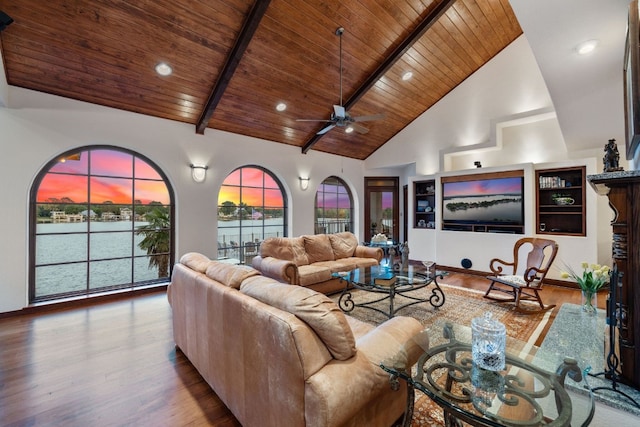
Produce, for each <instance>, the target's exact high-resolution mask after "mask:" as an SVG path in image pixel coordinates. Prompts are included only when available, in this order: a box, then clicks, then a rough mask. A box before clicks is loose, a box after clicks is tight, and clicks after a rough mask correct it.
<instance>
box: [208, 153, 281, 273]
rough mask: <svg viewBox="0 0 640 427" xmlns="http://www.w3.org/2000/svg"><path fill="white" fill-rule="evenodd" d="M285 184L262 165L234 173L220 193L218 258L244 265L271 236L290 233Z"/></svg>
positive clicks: (242, 168) (226, 180) (225, 182)
mask: <svg viewBox="0 0 640 427" xmlns="http://www.w3.org/2000/svg"><path fill="white" fill-rule="evenodd" d="M284 196H285V193H284V190H283V187H282V184H280V182H279V181H278V180H277V178H276V177H275V176H273V175H272V174H271V173H270V172H269V171H267V170H265V169H264V168H261V167H259V166H243V167H240V168H238V169H236V170H234V171H233V172H231V173H230V174H229V175H228V176H227V177H226V178H225V180H224V182H223V183H222V187H220V193H219V194H218V257H220V258H231V259H236V260H238V261H239V262H242V263H244V264H251V260H252V259H253V257H254V256H256V255H257V253H258V248H259V245H260V242H261V241H262V240H264V239H266V238H267V237H283V236H286V235H287V234H286V233H287V222H286V221H287V220H286V218H287V206H286V203H285V200H286V198H285V197H284Z"/></svg>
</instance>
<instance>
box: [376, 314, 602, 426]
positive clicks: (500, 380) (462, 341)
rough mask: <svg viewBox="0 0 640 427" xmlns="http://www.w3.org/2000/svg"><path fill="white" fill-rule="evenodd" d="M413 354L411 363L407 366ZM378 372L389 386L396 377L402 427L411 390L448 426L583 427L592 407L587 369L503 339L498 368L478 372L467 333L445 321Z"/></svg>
mask: <svg viewBox="0 0 640 427" xmlns="http://www.w3.org/2000/svg"><path fill="white" fill-rule="evenodd" d="M507 328H508V325H507ZM412 355H413V356H415V357H419V358H418V362H417V365H415V366H408V365H410V359H411V357H413V356H412ZM418 355H419V356H418ZM413 360H415V358H414V359H413ZM548 366H554V367H553V368H551V369H552V370H553V369H555V372H553V371H552V370H547V368H546V367H548ZM381 367H382V369H384V370H385V371H387V372H388V373H389V374H390V381H391V385H392V387H394V388H395V389H397V387H399V386H400V382H399V380H400V379H402V380H404V381H405V382H406V385H407V387H408V398H407V409H406V412H405V418H404V422H403V425H404V426H410V425H411V418H412V416H413V406H414V397H415V396H414V389H417V390H419V391H421V392H422V393H424V394H426V395H427V396H428V397H429V398H431V399H432V400H433V401H434V402H435V403H436V404H437V405H438V406H440V407H441V408H442V409H443V413H444V419H445V423H446V425H447V426H460V425H462V424H461V421H462V422H466V423H469V424H471V425H478V426H587V425H589V423H590V422H591V419H592V418H593V413H594V410H595V409H594V408H595V407H594V399H593V394H592V393H591V390H590V388H589V387H588V384H587V383H586V381H585V377H586V373H587V372H588V370H589V369H590V368H589V367H586V369H585V370H584V371H583V370H581V368H580V367H579V363H578V362H577V361H576V360H575V359H572V358H567V357H564V356H563V355H558V354H554V353H552V352H543V351H541V350H540V349H539V348H537V347H535V346H532V345H530V344H527V343H525V342H522V341H519V340H515V339H513V338H509V337H508V338H507V350H506V366H505V369H504V370H502V371H488V370H484V369H481V368H479V367H477V366H475V365H474V364H473V362H472V357H471V328H470V327H467V326H461V325H454V324H452V323H451V322H448V321H438V322H436V323H435V324H434V325H432V326H431V327H430V328H428V329H425V330H423V331H422V332H421V333H419V334H418V335H416V336H415V337H414V338H413V339H412V340H411V341H410V342H408V343H406V345H405V347H404V349H403V351H402V352H401V353H400V354H398V355H396V356H395V357H394V358H393V359H390V360H385V361H383V362H382V364H381ZM543 367H544V368H543Z"/></svg>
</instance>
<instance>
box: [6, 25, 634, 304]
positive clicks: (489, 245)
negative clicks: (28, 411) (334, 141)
mask: <svg viewBox="0 0 640 427" xmlns="http://www.w3.org/2000/svg"><path fill="white" fill-rule="evenodd" d="M0 75H3V73H1V72H0ZM2 83H3V82H2V81H0V97H4V101H2V102H0V130H1V132H0V144H1V146H2V148H3V156H1V157H0V174H1V175H0V176H2V178H3V186H2V193H1V194H2V200H3V203H2V205H1V206H0V219H1V221H0V236H2V237H1V239H2V240H1V241H2V246H3V251H2V253H3V256H2V257H0V268H1V271H2V272H3V274H2V275H0V295H1V296H2V298H0V312H5V311H12V310H18V309H20V308H22V307H24V306H25V305H26V304H27V271H28V235H29V230H28V203H29V200H28V197H29V190H30V187H31V184H32V182H33V179H34V178H35V176H36V174H37V173H38V171H39V170H40V169H41V168H42V167H43V166H44V165H45V164H46V163H47V162H48V161H49V160H51V159H52V158H54V157H55V156H56V155H58V154H60V153H62V152H65V151H67V150H70V149H73V148H77V147H82V146H87V145H92V144H108V145H115V146H123V147H126V148H129V149H131V150H133V151H136V152H139V153H141V154H143V155H145V156H147V157H149V158H150V159H151V160H152V161H154V162H155V163H156V164H158V165H159V167H160V168H162V169H163V171H164V172H165V173H166V174H167V176H168V178H169V180H170V182H171V185H172V186H173V188H174V190H175V194H176V197H177V199H176V205H177V209H176V238H177V242H176V244H177V247H176V253H177V255H178V256H179V255H180V254H182V253H184V252H186V251H192V250H193V251H199V252H203V253H205V254H207V255H210V256H213V255H215V249H216V243H215V242H216V240H217V225H216V213H217V212H216V209H217V207H216V204H217V193H218V189H219V187H220V185H221V183H222V181H223V180H224V178H225V177H226V175H227V174H228V173H229V172H230V171H231V170H233V169H235V168H236V167H238V166H242V165H246V164H256V165H260V166H263V167H265V168H267V169H269V170H270V171H272V172H274V173H275V174H276V175H277V176H278V178H279V179H280V180H281V181H282V182H283V184H284V186H285V188H286V191H287V193H288V194H289V197H290V198H289V200H288V204H289V207H290V210H289V218H288V219H289V233H290V235H300V234H310V233H313V205H314V203H313V198H314V195H315V191H316V189H317V186H318V185H319V183H320V182H321V181H322V180H323V179H324V178H326V177H327V176H330V175H336V176H339V177H341V178H342V179H344V180H345V182H347V184H348V185H349V186H350V187H351V190H352V192H353V194H354V197H355V198H356V206H355V212H354V217H355V221H356V224H355V226H356V230H357V233H356V234H358V235H359V237H360V238H361V237H362V236H363V232H364V224H362V223H361V221H360V220H361V219H362V218H363V217H364V212H363V206H364V200H363V197H364V189H363V177H364V176H385V175H386V176H389V175H391V176H399V177H400V179H401V182H400V184H401V186H402V185H408V184H410V183H411V182H412V179H416V178H419V177H424V176H435V175H436V174H440V175H441V174H443V173H450V172H452V171H454V170H455V171H456V172H455V173H456V174H457V173H461V172H460V171H461V170H463V169H464V170H466V172H469V173H473V172H474V170H473V169H467V168H471V165H472V164H473V161H475V160H478V159H479V160H481V161H482V163H483V165H484V166H485V168H486V169H485V168H483V169H485V171H486V170H487V169H494V170H510V169H514V168H518V167H522V168H525V169H526V170H527V177H528V178H527V185H528V186H529V187H530V191H531V193H530V194H533V183H532V178H531V176H533V173H534V170H535V168H536V167H538V166H539V165H540V164H548V165H550V167H551V166H552V167H555V165H554V164H556V163H560V164H566V163H575V164H587V167H588V169H587V170H588V173H596V172H599V171H600V170H601V161H602V160H601V159H602V151H601V150H597V152H595V151H591V152H586V153H572V152H567V150H566V148H565V143H564V140H563V138H562V135H561V134H559V131H558V129H559V126H558V124H557V120H555V119H554V118H553V114H554V109H553V104H552V102H551V98H550V96H549V93H548V91H547V88H546V85H545V83H544V80H543V79H542V77H541V75H540V71H539V69H538V67H537V64H536V62H535V59H534V57H533V54H532V53H531V50H530V48H529V45H528V43H527V40H526V39H525V38H524V36H521V37H520V38H518V39H517V40H516V41H515V42H514V43H512V44H511V45H509V46H508V47H507V48H505V49H504V50H503V51H502V52H501V53H500V54H498V55H497V56H496V57H495V58H493V59H492V60H491V61H490V62H489V63H488V64H487V65H486V66H485V67H483V68H481V69H480V70H479V71H477V72H476V73H474V74H473V75H472V76H470V77H469V78H468V79H467V80H465V81H464V82H463V83H462V84H461V85H460V86H458V87H457V88H456V89H455V90H453V91H452V92H451V93H450V94H449V95H448V96H447V97H445V98H443V99H442V100H441V101H440V102H438V103H437V104H436V105H435V106H434V107H432V108H431V109H430V110H429V111H427V112H426V113H425V114H423V115H422V116H420V117H419V118H418V119H416V120H415V121H414V122H413V123H412V124H410V125H409V126H407V127H406V128H405V129H404V130H403V131H401V132H400V133H398V134H397V135H396V136H395V137H394V138H392V140H391V141H390V142H389V143H387V144H386V145H385V146H383V147H381V148H380V149H379V150H377V151H376V152H375V153H374V154H373V155H372V156H370V158H368V159H367V160H366V161H365V162H362V161H357V160H353V159H346V158H341V157H337V156H331V155H328V154H324V153H320V152H315V151H313V150H311V151H310V152H309V154H306V155H303V154H301V151H300V149H299V148H297V147H291V146H286V145H283V144H276V143H269V142H265V141H256V140H255V139H252V138H248V137H242V136H238V135H233V134H228V133H224V132H219V131H215V130H211V129H207V130H206V132H205V135H196V134H195V130H194V127H193V126H192V125H187V124H181V123H176V122H171V121H167V120H162V119H155V118H151V117H146V116H142V115H138V114H133V113H127V112H123V111H117V110H113V109H108V108H104V107H99V106H95V105H90V104H85V103H80V102H76V101H72V100H68V99H64V98H60V97H55V96H50V95H45V94H41V93H37V92H33V91H28V90H24V89H20V88H16V87H11V86H9V87H7V86H6V85H4V86H3V84H2ZM417 96H419V94H417ZM3 102H4V103H5V105H9V107H10V108H5V107H3V106H2V105H1V104H2V103H3ZM604 143H606V141H603V146H604ZM190 163H205V164H207V165H208V166H209V170H208V173H207V180H206V182H205V183H203V184H196V183H194V182H193V181H192V180H191V178H190V169H189V167H188V165H189V164H190ZM623 166H625V165H623ZM301 175H302V176H306V175H308V176H310V177H311V181H310V185H309V189H308V190H307V191H306V192H303V191H301V190H300V188H299V184H298V176H301ZM409 190H410V195H411V192H412V186H411V185H409ZM587 197H588V202H589V207H588V211H587V218H588V222H589V223H588V226H587V234H588V235H587V237H586V238H570V237H563V238H562V242H561V243H560V246H561V251H562V252H561V257H563V258H567V261H568V262H570V263H572V264H573V263H574V262H579V261H582V260H589V261H591V260H592V259H594V258H595V257H597V258H598V262H605V261H606V258H607V257H610V247H611V241H610V239H611V233H610V226H609V224H608V220H609V219H610V217H611V215H610V213H609V211H608V208H607V206H606V200H605V198H604V197H601V196H599V199H597V201H594V198H595V195H594V192H592V191H589V190H588V191H587ZM409 202H410V203H411V197H410V199H409ZM592 202H593V203H592ZM401 203H402V200H401ZM526 203H527V209H528V211H527V230H526V233H527V234H531V233H534V232H535V230H533V227H534V226H533V224H534V222H535V221H534V220H533V218H534V217H533V214H534V213H533V203H534V202H533V201H532V200H528V201H527V202H526ZM410 206H411V204H410ZM409 212H411V207H410V208H409ZM602 216H605V217H606V219H602V218H601V217H602ZM599 218H600V219H599ZM408 221H409V236H408V241H409V244H410V247H411V258H412V259H430V260H435V261H437V262H438V263H440V264H444V265H459V260H460V259H461V258H463V257H468V258H470V259H472V261H473V263H474V268H477V269H484V268H486V266H487V265H488V264H487V263H488V259H489V258H490V257H493V256H500V255H503V256H506V255H504V254H505V253H507V251H508V249H510V248H511V247H512V244H513V236H503V235H488V234H485V233H482V234H481V233H464V232H452V231H448V232H443V231H437V230H414V229H413V228H412V216H409V218H408ZM592 221H594V222H596V224H597V225H595V226H594V224H593V223H592ZM419 232H420V233H419ZM472 234H474V236H471V235H472ZM477 234H481V235H477ZM406 237H407V236H403V238H404V239H405V240H406ZM563 248H566V250H565V249H563ZM436 249H437V251H436ZM570 251H571V252H572V257H568V256H565V252H570Z"/></svg>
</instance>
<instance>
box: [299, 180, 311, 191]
mask: <svg viewBox="0 0 640 427" xmlns="http://www.w3.org/2000/svg"><path fill="white" fill-rule="evenodd" d="M298 179H299V180H300V188H302V191H305V190H306V189H307V188H309V177H306V178H303V177H298Z"/></svg>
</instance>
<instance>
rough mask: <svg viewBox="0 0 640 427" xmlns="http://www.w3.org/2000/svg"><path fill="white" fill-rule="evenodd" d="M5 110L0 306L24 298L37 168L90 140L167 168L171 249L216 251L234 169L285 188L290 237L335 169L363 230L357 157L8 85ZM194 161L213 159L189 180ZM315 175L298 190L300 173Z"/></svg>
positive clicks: (302, 230) (0, 112)
mask: <svg viewBox="0 0 640 427" xmlns="http://www.w3.org/2000/svg"><path fill="white" fill-rule="evenodd" d="M9 95H10V97H11V108H3V107H0V129H1V133H0V144H1V145H2V153H3V155H2V156H0V176H1V177H2V182H3V185H2V204H0V236H2V237H1V238H0V241H1V242H2V256H1V257H0V271H2V275H0V295H1V296H2V297H1V298H0V312H6V311H13V310H18V309H21V308H23V307H25V306H26V305H27V302H28V301H27V298H28V296H27V280H28V278H27V277H28V276H27V272H28V235H29V224H28V217H29V215H28V204H29V191H30V188H31V185H32V182H33V180H34V179H35V177H36V175H37V173H38V172H39V171H40V170H41V169H42V168H43V167H44V166H45V165H46V163H47V162H49V161H50V160H51V159H52V158H54V157H55V156H57V155H59V154H61V153H62V152H65V151H67V150H70V149H73V148H77V147H82V146H88V145H92V144H107V145H114V146H122V147H126V148H128V149H131V150H133V151H136V152H138V153H140V154H143V155H145V156H147V157H148V158H149V159H151V160H152V161H153V162H155V163H156V164H157V165H158V166H159V167H160V168H162V170H163V171H164V172H165V173H166V174H167V176H168V179H169V181H170V183H171V185H172V186H173V189H174V190H175V195H176V244H177V246H176V254H177V256H180V255H181V254H183V253H185V252H188V251H199V252H202V253H205V254H207V255H209V256H215V255H216V249H217V244H216V241H217V223H216V215H217V197H218V190H219V188H220V185H221V184H222V181H223V180H224V178H225V177H226V176H227V174H228V173H229V172H231V171H232V170H233V169H235V168H236V167H238V166H242V165H247V164H256V165H260V166H262V167H265V168H267V169H268V170H270V171H272V172H273V173H274V174H276V175H277V177H278V178H279V179H280V180H281V182H282V183H283V185H284V186H285V189H286V192H287V193H288V195H289V197H290V198H289V200H288V206H289V208H290V209H289V218H288V220H289V234H290V235H300V234H312V233H313V221H314V211H313V206H314V196H315V192H316V189H317V187H318V185H319V184H320V182H322V180H323V179H325V178H326V177H328V176H331V175H335V176H338V177H340V178H342V179H344V180H345V182H346V183H347V184H348V185H349V186H350V187H351V190H352V192H353V195H354V198H356V200H355V203H356V206H355V212H354V215H355V218H356V220H355V227H356V230H359V232H357V233H356V234H358V235H359V236H360V235H362V230H363V225H362V224H360V223H359V220H358V218H361V217H363V215H362V206H363V200H362V194H363V193H364V191H363V178H362V177H363V174H364V172H363V162H362V161H358V160H353V159H346V158H342V157H338V156H332V155H329V154H325V153H320V152H316V151H311V152H310V153H309V154H302V153H301V150H300V148H297V147H291V146H287V145H283V144H277V143H268V142H265V141H256V140H255V139H252V138H247V137H242V136H239V135H234V134H229V133H225V132H219V131H215V130H211V129H207V130H206V132H205V135H197V134H196V133H195V128H194V126H192V125H187V124H182V123H176V122H172V121H168V120H162V119H156V118H151V117H147V116H143V115H139V114H132V113H127V112H123V111H118V110H114V109H109V108H104V107H99V106H95V105H91V104H86V103H81V102H77V101H72V100H69V99H64V98H60V97H55V96H50V95H45V94H42V93H37V92H33V91H28V90H24V89H20V88H16V87H9ZM190 163H203V164H207V165H208V166H209V170H208V171H207V179H206V181H205V182H204V183H202V184H197V183H195V182H193V181H192V179H191V170H190V168H189V164H190ZM301 175H304V176H309V177H311V181H310V183H309V189H308V190H307V191H302V190H301V189H300V186H299V181H298V177H299V176H301Z"/></svg>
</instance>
